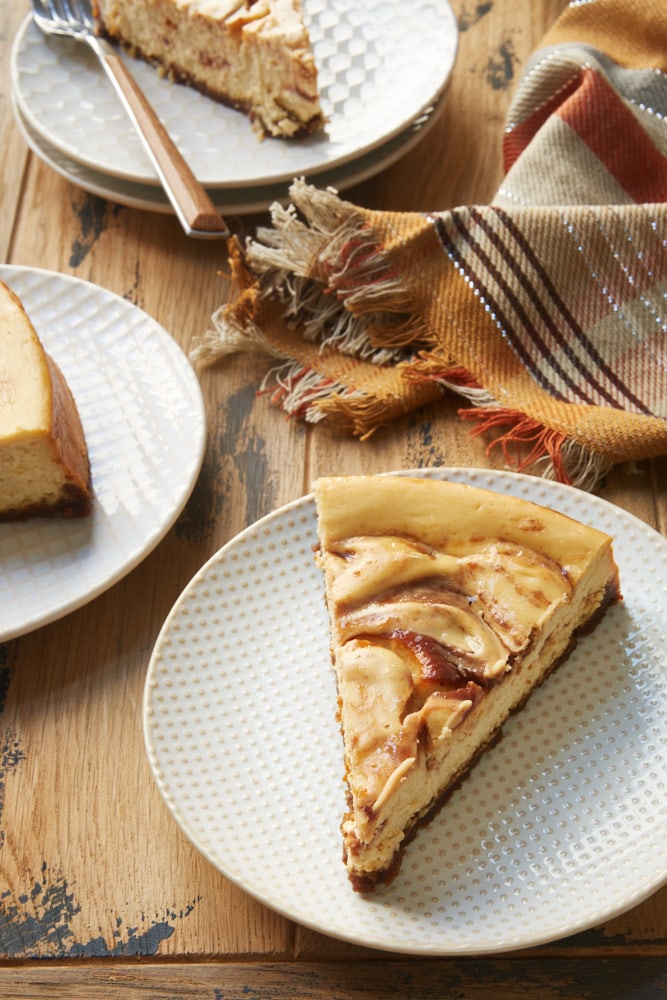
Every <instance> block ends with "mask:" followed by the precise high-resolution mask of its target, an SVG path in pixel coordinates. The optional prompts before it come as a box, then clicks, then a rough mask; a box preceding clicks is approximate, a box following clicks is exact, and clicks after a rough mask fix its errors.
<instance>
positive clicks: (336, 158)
mask: <svg viewBox="0 0 667 1000" xmlns="http://www.w3.org/2000/svg"><path fill="white" fill-rule="evenodd" d="M303 6H304V16H305V18H306V21H307V23H308V26H309V31H310V36H311V41H312V45H313V50H314V54H315V59H316V62H317V65H318V69H319V80H320V89H321V94H322V105H323V109H324V112H325V114H326V115H327V117H328V118H329V122H328V124H327V127H326V130H325V132H324V133H322V134H318V135H315V136H310V137H307V138H305V139H302V140H298V141H292V142H290V141H283V140H266V141H264V142H260V141H258V139H257V135H256V133H255V132H254V131H253V129H252V127H251V125H250V122H249V120H248V119H247V117H246V116H245V115H242V114H240V113H239V112H237V111H233V110H232V109H230V108H227V107H225V106H224V105H222V104H219V103H217V102H214V101H211V100H209V99H208V98H206V97H203V96H202V95H201V94H199V93H197V92H196V91H194V90H192V89H191V88H189V87H185V86H182V85H179V84H174V83H172V82H170V81H169V80H167V79H165V78H164V77H161V76H160V75H159V74H158V72H157V71H156V70H155V69H154V68H153V67H151V66H148V65H147V64H146V63H144V62H142V61H141V60H138V59H128V63H129V65H130V68H131V70H132V73H133V75H134V76H135V77H136V79H137V82H138V83H139V85H140V87H141V88H142V89H143V91H144V92H145V94H146V96H147V97H148V99H149V101H150V102H151V104H152V105H153V107H154V108H155V110H156V112H157V114H158V115H159V117H160V119H161V120H162V122H163V124H164V125H165V127H166V128H167V130H168V131H169V133H170V135H171V136H172V138H173V140H174V141H175V142H176V144H177V145H178V147H179V149H180V151H181V153H182V154H183V156H184V157H185V159H186V160H187V161H188V163H189V165H190V167H191V168H192V170H193V171H194V173H195V175H196V176H197V177H198V179H199V180H200V181H201V183H202V184H205V185H207V186H208V187H211V188H218V187H239V186H242V187H250V186H253V185H256V184H267V183H276V182H278V181H281V180H291V179H292V178H293V177H295V176H301V175H303V176H308V175H312V174H315V173H318V172H319V171H322V170H326V169H331V168H332V167H333V166H337V165H339V164H341V163H344V162H347V161H349V160H352V159H355V158H356V157H358V156H360V155H362V154H363V153H366V152H368V151H369V150H371V149H374V148H376V147H377V146H379V145H382V144H383V143H385V142H387V141H388V140H389V139H390V138H392V137H393V136H395V135H397V134H398V133H399V132H401V131H402V130H403V129H405V128H406V127H407V125H409V124H410V122H412V121H414V119H416V118H418V117H419V116H420V114H421V113H422V111H423V110H424V109H426V108H428V107H429V106H430V105H432V104H433V103H435V102H436V101H437V99H438V97H439V95H440V94H441V93H442V92H443V90H444V88H445V85H446V83H447V80H448V78H449V76H450V73H451V71H452V68H453V66H454V62H455V59H456V51H457V45H458V33H457V27H456V21H455V18H454V15H453V13H452V10H451V7H450V6H449V3H448V0H411V2H410V3H409V4H405V3H404V2H403V0H389V2H387V0H364V3H363V4H360V3H358V0H304V4H303ZM11 81H12V88H13V92H14V96H15V98H16V100H17V103H18V107H19V109H20V111H21V114H22V115H23V117H24V118H25V119H26V121H27V122H29V123H30V125H31V127H32V128H34V129H35V130H36V131H38V132H39V133H40V134H41V135H42V136H43V138H44V139H46V140H47V141H48V142H50V143H51V144H52V145H54V146H56V147H57V148H59V149H61V150H62V151H63V152H64V153H65V154H66V155H67V156H69V157H70V158H71V159H75V160H78V161H80V162H81V163H84V164H86V165H87V166H88V167H91V168H92V169H95V170H98V171H101V172H102V173H107V174H111V175H115V176H117V177H123V178H126V179H130V180H134V181H140V182H143V183H147V184H159V181H158V178H157V175H156V173H155V170H154V168H153V166H152V164H151V162H150V160H149V158H148V156H147V155H146V153H145V152H144V149H143V147H142V145H141V142H140V140H139V139H138V138H137V136H136V135H135V134H134V132H133V130H132V126H131V125H130V124H129V122H128V120H127V116H126V114H125V112H124V111H123V109H122V107H121V105H120V104H119V101H118V98H117V97H116V96H115V92H114V90H113V88H112V87H111V85H110V84H109V82H108V81H107V79H106V77H105V75H104V72H103V70H102V69H101V68H100V67H99V65H98V64H97V61H96V59H95V56H94V55H93V54H92V52H91V51H90V50H89V49H88V47H87V46H86V45H85V44H81V43H79V42H73V41H72V40H71V39H67V38H65V39H63V38H46V37H44V36H43V35H42V33H41V32H40V31H39V29H38V28H37V27H36V26H35V24H34V23H33V22H32V19H31V18H27V19H26V21H25V22H24V24H23V26H22V28H21V30H20V31H19V33H18V35H17V38H16V40H15V42H14V46H13V48H12V54H11Z"/></svg>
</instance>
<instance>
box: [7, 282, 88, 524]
mask: <svg viewBox="0 0 667 1000" xmlns="http://www.w3.org/2000/svg"><path fill="white" fill-rule="evenodd" d="M91 501H92V495H91V486H90V463H89V459H88V450H87V448H86V441H85V437H84V432H83V428H82V426H81V420H80V419H79V414H78V411H77V407H76V403H75V402H74V398H73V396H72V393H71V391H70V389H69V386H68V385H67V383H66V381H65V378H64V376H63V374H62V372H61V371H60V369H59V368H58V366H57V365H56V363H55V362H54V361H53V359H52V358H50V357H49V355H48V354H47V353H46V351H45V350H44V348H43V346H42V344H41V342H40V340H39V338H38V336H37V333H36V332H35V330H34V328H33V326H32V323H31V322H30V320H29V318H28V316H27V314H26V312H25V310H24V308H23V305H22V303H21V302H20V300H19V299H18V298H17V296H16V295H15V294H14V293H13V292H12V291H11V289H10V288H8V287H7V285H5V284H4V283H2V282H0V520H2V521H9V520H19V519H23V518H27V517H38V516H40V517H43V516H53V515H61V516H64V517H80V516H84V515H86V514H88V513H89V512H90V510H91Z"/></svg>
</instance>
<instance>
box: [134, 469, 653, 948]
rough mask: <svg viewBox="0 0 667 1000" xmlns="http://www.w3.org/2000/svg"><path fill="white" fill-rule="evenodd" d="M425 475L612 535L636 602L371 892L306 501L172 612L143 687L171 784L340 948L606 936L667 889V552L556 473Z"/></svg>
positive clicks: (161, 774) (244, 876) (181, 803)
mask: <svg viewBox="0 0 667 1000" xmlns="http://www.w3.org/2000/svg"><path fill="white" fill-rule="evenodd" d="M413 474H418V475H425V476H436V477H446V478H450V479H454V480H457V481H460V482H469V483H473V484H475V485H478V486H482V487H485V488H488V489H494V490H497V491H500V492H507V493H509V494H511V495H517V496H522V497H525V498H527V499H530V500H534V501H536V502H538V503H542V504H544V505H545V506H550V507H553V508H555V509H559V510H562V511H563V512H564V513H567V514H570V515H571V516H574V517H576V518H578V519H580V520H583V521H588V522H590V523H592V524H595V525H596V526H597V527H599V528H601V529H602V530H606V531H608V532H609V533H610V534H612V535H613V537H614V539H615V552H616V558H617V561H618V564H619V568H620V572H621V580H622V585H623V589H624V594H625V599H624V601H623V602H622V603H621V604H619V605H617V606H615V607H614V608H612V609H610V611H609V612H608V614H607V615H606V617H605V619H604V620H603V621H602V623H601V624H600V625H599V626H598V628H597V629H596V631H595V632H594V633H593V634H592V635H590V636H586V637H585V638H584V639H582V640H581V641H580V643H579V645H578V646H577V648H576V649H575V650H574V652H573V653H572V655H571V656H570V658H569V659H568V661H567V662H566V663H565V664H563V665H562V666H561V667H560V669H559V670H558V671H557V672H556V673H555V674H554V675H553V676H552V677H551V678H550V679H549V681H548V682H547V683H546V684H545V685H544V686H543V687H542V688H541V689H539V690H538V691H536V692H534V693H533V695H532V697H531V700H530V702H529V703H528V705H527V706H526V707H525V708H524V710H523V711H522V712H521V713H520V714H519V715H517V716H515V717H514V718H513V719H512V720H511V721H510V722H509V723H508V725H507V726H506V727H505V731H504V735H503V739H502V740H501V741H500V743H499V744H498V745H497V746H495V747H494V748H493V749H492V750H490V751H489V752H488V753H487V754H486V755H485V756H484V758H483V759H482V760H481V761H480V762H479V763H478V765H477V766H476V768H475V769H474V771H473V772H472V774H471V775H470V776H469V777H468V779H467V780H466V781H465V782H464V784H463V786H462V787H461V788H460V789H459V790H457V792H456V793H454V795H452V796H451V798H450V800H449V802H448V804H447V807H446V808H445V809H443V810H442V811H441V813H440V814H439V815H438V816H437V817H436V818H435V819H434V820H433V821H432V822H431V824H430V825H429V826H428V827H427V828H426V829H424V830H422V831H421V832H420V833H419V835H418V837H417V838H416V839H415V840H414V841H413V842H412V843H411V845H410V846H409V848H408V850H407V852H406V854H405V857H404V860H403V864H402V867H401V871H400V873H399V875H398V877H397V879H396V880H395V881H394V882H393V883H392V884H391V885H390V886H388V887H382V888H380V889H379V890H378V891H376V893H375V894H374V895H373V896H372V897H370V898H368V899H365V898H362V897H360V896H359V895H357V894H355V893H354V892H353V891H352V889H351V887H350V885H349V883H348V881H347V877H346V874H345V871H344V868H343V865H342V863H341V847H340V834H339V831H338V822H339V819H340V815H341V814H342V811H343V805H344V799H343V788H342V760H341V758H342V750H341V746H340V735H339V733H338V729H337V724H336V722H335V719H334V714H335V710H336V694H335V684H334V681H333V677H332V672H331V669H330V667H329V665H328V657H329V650H328V625H327V620H326V614H325V611H324V606H323V596H322V584H321V580H320V575H319V571H318V570H317V569H316V567H315V566H314V562H313V553H312V547H313V544H314V543H315V541H316V515H315V509H314V502H313V500H312V497H304V498H302V499H300V500H297V501H294V502H293V503H291V504H288V505H287V506H286V507H284V508H281V509H280V510H278V511H276V512H274V513H273V514H270V515H268V516H267V517H265V518H263V519H262V520H260V521H258V522H257V523H256V524H254V525H252V526H251V527H249V528H247V529H246V530H245V531H243V532H242V533H241V534H240V535H238V536H237V537H236V538H235V539H233V540H232V541H231V542H229V543H228V544H227V545H226V546H224V547H223V548H222V549H221V550H220V552H218V553H217V554H216V555H215V556H213V557H212V559H211V560H209V562H208V563H207V564H206V565H205V566H204V567H202V569H201V570H200V571H199V573H198V574H197V575H196V576H195V577H194V578H193V580H192V581H191V583H190V584H189V585H188V587H187V588H186V589H185V591H184V592H183V594H182V595H181V597H180V598H179V600H178V601H177V602H176V604H175V606H174V608H173V609H172V612H171V613H170V615H169V617H168V618H167V620H166V622H165V624H164V627H163V629H162V631H161V633H160V636H159V638H158V640H157V642H156V645H155V648H154V651H153V655H152V658H151V662H150V666H149V669H148V674H147V678H146V688H145V696H144V732H145V739H146V747H147V752H148V758H149V761H150V764H151V767H152V770H153V773H154V776H155V778H156V781H157V784H158V787H159V788H160V791H161V793H162V795H163V797H164V799H165V801H166V803H167V806H168V808H169V809H170V811H171V813H172V815H173V816H174V818H175V820H176V822H177V823H178V825H179V826H180V827H181V829H182V830H183V831H184V832H185V833H186V835H187V836H188V837H189V838H190V839H191V841H192V842H193V844H194V845H195V846H196V847H197V848H198V849H199V850H200V851H201V852H202V854H203V855H204V856H205V857H206V858H208V860H209V861H210V862H211V863H212V864H213V865H214V866H215V867H216V868H218V869H219V870H220V871H221V872H223V873H224V874H225V875H226V876H227V877H228V878H230V879H231V880H232V881H234V882H235V883H236V884H238V885H239V886H241V887H242V888H244V889H245V890H246V891H248V892H249V893H250V894H251V895H253V896H254V897H255V898H257V899H258V900H260V901H261V902H263V903H264V904H266V905H267V906H269V907H272V908H273V909H275V910H276V911H278V912H280V913H282V914H283V915H285V916H286V917H288V918H290V919H293V920H295V921H297V922H299V923H301V924H303V925H305V926H308V927H311V928H313V929H315V930H317V931H320V932H322V933H325V934H329V935H331V936H333V937H338V938H340V939H343V940H348V941H351V942H354V943H356V944H363V945H367V946H369V947H374V948H378V949H384V950H392V951H396V952H404V953H410V954H421V955H456V954H482V953H489V952H500V951H511V950H514V949H517V948H523V947H529V946H532V945H537V944H541V943H545V942H547V941H552V940H555V939H558V938H562V937H565V936H567V935H569V934H573V933H575V932H577V931H582V930H584V929H587V928H590V927H593V926H595V925H596V924H599V923H601V922H603V921H604V920H606V919H609V918H610V917H612V916H614V915H616V914H618V913H621V912H623V911H625V910H627V909H629V908H630V907H631V906H633V905H635V904H636V903H638V902H640V901H641V900H642V899H644V898H645V897H646V896H647V895H649V894H650V893H651V892H653V891H655V890H656V889H657V888H659V887H660V886H661V885H662V884H663V883H664V882H665V879H666V878H667V845H666V844H665V840H664V827H665V819H666V818H667V779H666V778H665V764H666V763H667V670H666V669H665V667H666V657H667V652H665V651H666V650H667V600H666V595H667V540H666V539H664V538H663V537H662V536H660V535H658V534H657V533H656V532H655V531H653V529H651V528H650V527H649V526H648V525H646V524H645V523H644V522H642V521H640V520H639V519H637V518H635V517H633V516H632V515H630V514H628V513H626V512H625V511H623V510H621V509H619V508H617V507H615V506H614V505H612V504H610V503H607V502H606V501H604V500H601V499H600V498H597V497H594V496H592V495H590V494H587V493H583V492H581V491H579V490H576V489H573V488H571V487H566V486H561V485H559V484H555V483H551V482H548V481H545V480H542V479H536V478H532V477H529V476H523V475H519V474H516V473H510V472H498V471H490V470H471V469H432V470H413ZM647 579H650V581H651V587H650V589H649V590H648V591H647V588H646V586H645V582H646V580H647Z"/></svg>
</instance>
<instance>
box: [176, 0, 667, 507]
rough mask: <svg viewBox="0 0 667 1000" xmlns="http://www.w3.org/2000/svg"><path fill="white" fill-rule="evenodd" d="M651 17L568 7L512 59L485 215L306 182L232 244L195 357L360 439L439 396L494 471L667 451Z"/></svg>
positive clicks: (660, 86)
mask: <svg viewBox="0 0 667 1000" xmlns="http://www.w3.org/2000/svg"><path fill="white" fill-rule="evenodd" d="M666 72H667V5H666V4H665V0H574V2H572V3H571V4H570V5H569V6H568V7H567V8H566V10H565V11H564V13H563V15H562V16H561V17H560V18H559V20H558V21H557V22H556V24H555V25H554V27H553V28H552V30H551V31H550V32H549V34H548V35H547V37H546V38H545V39H544V42H543V44H542V46H541V47H540V49H539V50H538V51H537V52H536V53H535V54H534V56H533V58H532V60H531V61H530V63H529V64H528V65H527V67H526V69H525V73H524V75H523V77H522V80H521V81H520V84H519V86H518V88H517V92H516V95H515V97H514V100H513V102H512V104H511V107H510V110H509V114H508V120H507V122H506V128H505V133H504V146H503V154H504V163H505V176H504V180H503V184H502V186H501V188H500V190H499V191H498V192H497V195H496V197H495V198H494V200H493V202H492V204H490V205H473V206H464V207H458V208H454V209H451V210H447V211H434V212H432V213H430V214H421V213H399V212H378V211H369V210H366V209H363V208H360V207H358V206H355V205H353V204H350V203H349V202H346V201H345V200H343V199H342V198H340V197H339V196H338V195H337V194H336V193H335V192H333V191H331V190H320V189H318V188H317V187H316V186H311V185H308V184H306V183H305V182H304V181H302V180H300V181H295V182H294V184H293V185H292V188H291V192H290V195H291V199H292V204H291V205H290V206H289V207H288V208H283V207H281V206H273V209H272V226H271V227H270V228H267V229H262V230H260V231H259V232H258V233H257V234H256V236H255V238H253V239H249V240H248V241H247V242H246V243H245V245H243V246H242V245H241V244H240V243H239V242H238V241H232V243H231V245H230V260H231V269H232V291H231V294H230V298H229V300H228V301H227V302H226V303H225V304H224V305H223V306H222V307H221V308H220V309H219V310H218V311H217V312H216V314H215V315H214V317H213V328H212V329H211V330H210V331H209V332H208V333H207V334H206V336H205V337H204V338H203V339H202V341H201V343H200V344H199V346H198V347H197V349H196V351H195V357H196V359H198V360H200V361H201V362H204V363H206V362H210V361H215V360H217V359H218V358H220V357H221V356H223V355H224V354H226V353H228V352H230V351H237V350H240V349H247V348H252V349H257V348H258V347H261V348H262V349H264V350H266V351H267V352H268V354H269V355H270V356H271V358H272V360H271V361H270V363H269V364H268V365H267V370H268V371H269V372H270V375H269V376H268V377H269V380H270V385H271V397H272V399H273V400H274V402H276V403H277V404H279V405H280V406H281V407H282V408H283V409H284V410H285V411H287V412H288V413H292V414H298V415H299V416H301V417H303V418H304V419H306V420H309V421H320V420H327V421H329V422H330V423H332V424H334V425H336V426H337V427H339V428H341V429H343V430H345V431H348V432H351V433H353V434H356V435H358V436H359V437H360V438H362V439H366V438H368V437H369V436H370V435H371V434H372V433H373V431H374V430H375V429H376V428H378V427H379V426H381V425H383V424H385V423H386V422H387V421H389V420H391V419H392V418H393V417H396V416H397V415H399V414H403V413H405V412H407V411H408V410H412V409H414V408H416V407H420V406H423V405H425V404H429V403H433V402H434V401H435V400H437V399H438V398H440V397H441V396H442V394H443V393H448V392H455V393H458V394H459V395H460V396H461V397H462V401H464V402H463V403H462V409H461V410H460V414H461V417H462V419H464V420H467V421H469V422H470V423H471V425H472V427H473V429H474V432H475V433H483V434H485V435H487V436H488V441H489V447H494V446H496V445H498V446H500V447H501V448H502V449H503V451H504V453H505V456H506V459H507V461H508V463H510V464H514V466H515V467H518V468H520V469H526V470H527V471H530V472H536V473H538V474H541V475H544V476H547V477H550V478H556V479H558V480H560V481H562V482H571V483H575V484H576V485H579V486H581V487H583V488H588V489H591V488H593V487H594V486H595V484H596V483H597V482H598V481H599V479H600V477H601V476H602V474H603V473H604V472H605V470H607V469H608V468H609V467H610V466H611V465H613V464H614V463H616V462H621V461H628V460H636V459H641V458H647V457H652V456H658V455H662V454H666V453H667V76H666V75H665V74H666Z"/></svg>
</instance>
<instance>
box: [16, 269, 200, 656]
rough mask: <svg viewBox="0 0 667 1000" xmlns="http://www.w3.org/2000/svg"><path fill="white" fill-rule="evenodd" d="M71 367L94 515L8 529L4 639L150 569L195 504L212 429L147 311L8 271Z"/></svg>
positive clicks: (103, 293)
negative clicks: (146, 563)
mask: <svg viewBox="0 0 667 1000" xmlns="http://www.w3.org/2000/svg"><path fill="white" fill-rule="evenodd" d="M0 278H1V279H2V280H3V281H4V282H5V283H6V284H7V285H9V286H10V287H11V288H12V289H13V290H14V292H15V293H16V294H17V295H18V296H19V298H20V299H21V300H22V302H23V305H24V307H25V309H26V312H27V313H28V315H29V316H30V318H31V320H32V323H33V325H34V327H35V329H36V330H37V333H38V335H39V337H40V339H41V340H42V343H43V344H44V347H45V349H46V350H47V351H48V352H49V353H50V354H51V356H52V357H53V358H54V360H55V361H56V362H57V364H58V365H59V366H60V368H61V369H62V371H63V374H64V375H65V378H66V379H67V382H68V384H69V385H70V388H71V390H72V393H73V395H74V398H75V400H76V403H77V407H78V409H79V413H80V416H81V422H82V424H83V428H84V433H85V435H86V442H87V445H88V450H89V455H90V462H91V472H92V481H93V489H94V493H95V500H94V504H93V510H92V513H91V515H90V516H89V517H86V518H75V519H72V520H65V519H62V518H55V519H49V518H36V519H30V520H27V521H19V522H13V523H8V524H0V580H2V591H3V595H4V596H3V600H2V601H0V641H5V640H7V639H10V638H14V637H16V636H19V635H22V634H25V633H26V632H29V631H31V630H32V629H35V628H38V627H39V626H42V625H45V624H46V623H48V622H51V621H55V620H56V619H58V618H61V617H62V616H63V615H65V614H68V613H70V612H71V611H74V610H75V609H77V608H79V607H81V606H83V605H84V604H87V603H88V602H89V601H91V600H92V599H93V598H94V597H97V596H98V595H99V594H101V593H102V592H103V591H105V590H107V589H108V588H109V587H110V586H112V584H114V583H116V582H117V581H118V580H120V579H121V578H122V577H123V576H125V575H126V574H127V573H128V572H129V571H130V570H131V569H133V568H134V567H135V566H137V565H138V564H139V562H141V560H142V559H144V558H145V556H146V555H148V553H149V552H151V551H152V550H153V549H154V548H155V546H156V545H157V544H158V542H159V541H160V540H161V539H162V538H163V537H164V535H165V534H166V533H167V531H168V530H169V528H170V527H171V526H172V525H173V523H174V521H175V520H176V518H177V517H178V515H179V514H180V512H181V510H182V509H183V507H184V506H185V503H186V502H187V500H188V498H189V496H190V493H191V491H192V488H193V486H194V483H195V481H196V479H197V476H198V474H199V470H200V467H201V462H202V459H203V453H204V444H205V434H206V423H205V412H204V403H203V398H202V395H201V389H200V387H199V383H198V381H197V379H196V376H195V373H194V371H193V369H192V366H191V365H190V362H189V361H188V359H187V358H186V357H185V354H184V353H183V352H182V351H181V349H180V347H179V346H178V344H177V343H176V342H175V341H174V340H173V339H172V337H170V336H169V334H168V333H167V332H166V331H165V330H164V329H163V328H162V327H161V326H159V324H157V323H156V322H155V321H154V320H153V319H151V318H150V317H149V316H148V315H147V314H146V313H144V312H143V311H142V310H140V309H138V308H137V307H136V306H134V305H132V304H131V303H130V302H127V301H126V300H125V299H122V298H121V297H120V296H117V295H115V294H114V293H112V292H109V291H107V290H105V289H103V288H100V287H99V286H97V285H94V284H92V283H90V282H87V281H82V280H81V279H79V278H75V277H71V276H69V275H63V274H57V273H54V272H51V271H44V270H39V269H37V268H31V267H12V266H2V267H0Z"/></svg>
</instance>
